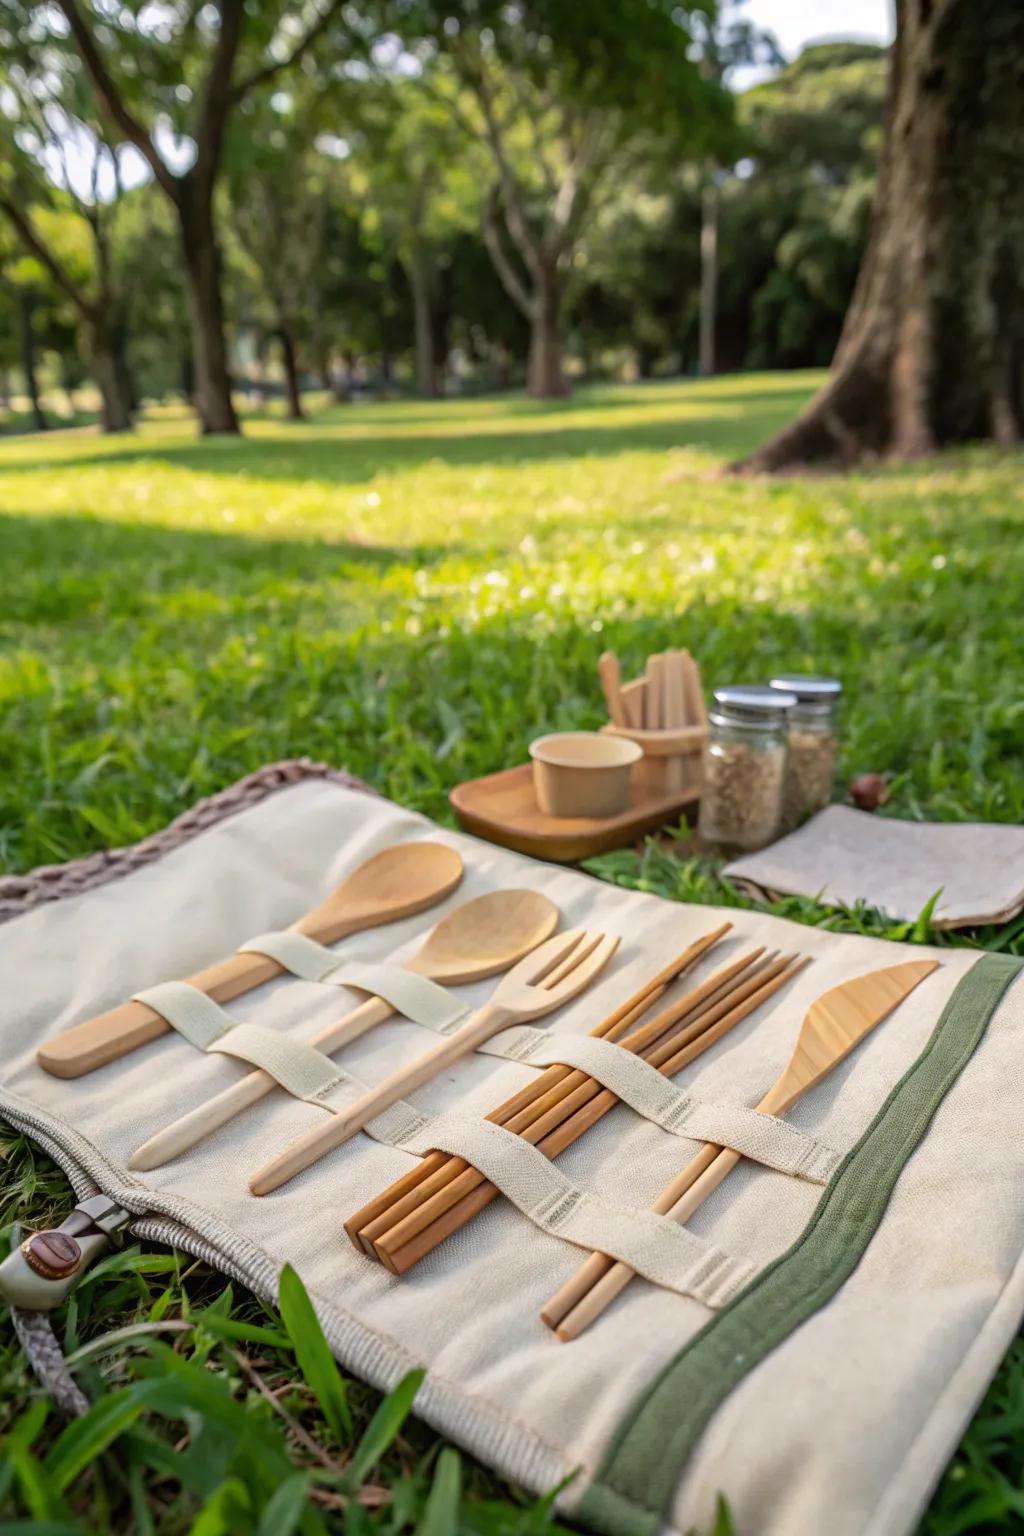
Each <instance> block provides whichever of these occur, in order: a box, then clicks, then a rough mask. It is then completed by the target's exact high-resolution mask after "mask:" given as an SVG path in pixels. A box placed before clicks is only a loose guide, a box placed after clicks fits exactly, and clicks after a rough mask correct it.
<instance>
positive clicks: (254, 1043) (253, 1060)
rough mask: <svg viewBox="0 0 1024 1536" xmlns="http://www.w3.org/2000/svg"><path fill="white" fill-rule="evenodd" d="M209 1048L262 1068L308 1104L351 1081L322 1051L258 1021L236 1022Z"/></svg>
mask: <svg viewBox="0 0 1024 1536" xmlns="http://www.w3.org/2000/svg"><path fill="white" fill-rule="evenodd" d="M209 1051H210V1053H211V1054H219V1055H222V1056H235V1057H237V1058H238V1059H239V1060H240V1061H247V1062H248V1063H249V1064H250V1066H253V1067H260V1068H262V1070H263V1071H264V1072H267V1073H269V1074H270V1076H271V1077H272V1078H273V1079H274V1081H275V1082H276V1083H278V1084H280V1086H281V1087H282V1088H284V1089H285V1091H286V1092H287V1093H290V1094H291V1095H292V1097H293V1098H295V1099H305V1100H306V1101H307V1102H309V1103H312V1104H316V1103H321V1102H322V1101H323V1099H324V1098H325V1096H326V1095H327V1094H329V1093H330V1092H331V1091H332V1089H334V1088H336V1087H338V1086H339V1085H340V1084H342V1083H349V1082H351V1081H352V1079H351V1077H350V1076H349V1074H348V1073H347V1072H343V1071H342V1070H341V1068H340V1067H338V1066H336V1065H335V1063H334V1062H333V1061H332V1060H331V1058H330V1057H329V1056H325V1055H324V1053H323V1052H322V1051H318V1050H317V1049H316V1048H315V1047H314V1046H312V1045H307V1044H306V1042H305V1041H304V1040H294V1039H292V1037H291V1036H290V1035H281V1034H279V1033H278V1032H277V1030H276V1029H267V1028H266V1027H265V1025H262V1024H236V1025H235V1026H234V1027H233V1028H232V1029H229V1030H227V1031H226V1032H225V1033H224V1034H223V1035H221V1036H220V1037H219V1039H217V1040H215V1041H214V1042H213V1044H212V1045H211V1046H210V1047H209Z"/></svg>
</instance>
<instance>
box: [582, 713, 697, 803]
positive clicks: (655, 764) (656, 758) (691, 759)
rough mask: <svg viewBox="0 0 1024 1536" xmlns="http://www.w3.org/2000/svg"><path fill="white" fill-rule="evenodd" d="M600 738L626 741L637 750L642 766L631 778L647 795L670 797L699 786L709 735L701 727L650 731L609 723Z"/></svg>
mask: <svg viewBox="0 0 1024 1536" xmlns="http://www.w3.org/2000/svg"><path fill="white" fill-rule="evenodd" d="M601 734H602V735H603V736H605V737H606V738H607V739H608V740H610V741H629V742H632V743H633V745H634V746H637V747H639V748H640V750H641V752H642V753H643V762H641V763H638V764H637V766H636V768H635V769H634V770H633V778H634V781H635V783H636V784H638V785H639V786H641V787H642V788H643V789H644V790H645V791H646V792H647V793H648V794H652V795H669V794H674V793H676V792H677V791H682V790H687V789H695V788H697V787H698V785H699V784H700V781H701V761H702V754H703V751H704V743H705V741H706V740H707V734H708V733H707V730H706V729H705V727H704V726H703V725H681V726H677V727H675V728H674V729H671V730H661V731H650V730H633V729H631V728H629V727H627V726H622V725H612V724H611V723H609V724H608V725H604V726H602V727H601Z"/></svg>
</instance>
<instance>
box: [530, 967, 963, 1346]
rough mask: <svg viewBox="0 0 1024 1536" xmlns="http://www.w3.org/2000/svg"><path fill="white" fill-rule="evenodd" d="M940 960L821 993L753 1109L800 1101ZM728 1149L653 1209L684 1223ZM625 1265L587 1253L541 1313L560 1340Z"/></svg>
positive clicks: (602, 1302) (712, 1183)
mask: <svg viewBox="0 0 1024 1536" xmlns="http://www.w3.org/2000/svg"><path fill="white" fill-rule="evenodd" d="M938 964H939V962H938V961H937V960H908V961H907V962H906V963H905V964H903V965H890V966H886V968H885V969H884V970H881V971H869V972H868V974H867V975H866V976H858V977H856V978H855V979H854V980H853V981H844V982H843V983H842V984H841V985H840V986H838V987H833V988H832V989H831V991H829V992H825V993H823V995H822V996H821V997H819V998H818V999H817V1000H816V1001H815V1002H813V1003H812V1004H811V1006H810V1008H809V1009H808V1010H807V1014H806V1016H805V1018H804V1021H803V1024H802V1025H801V1027H800V1033H799V1035H798V1036H797V1041H796V1045H795V1046H794V1048H793V1054H792V1056H791V1057H790V1058H789V1062H788V1064H787V1066H786V1069H785V1071H784V1072H783V1073H782V1075H781V1076H780V1077H778V1078H777V1079H776V1081H775V1082H774V1083H773V1085H772V1087H771V1088H769V1090H768V1092H767V1093H766V1094H765V1096H764V1098H763V1099H762V1100H761V1102H760V1103H759V1104H758V1105H757V1108H758V1109H759V1110H760V1111H761V1113H762V1114H765V1115H784V1114H785V1113H786V1111H787V1110H788V1109H792V1107H793V1105H794V1104H795V1103H796V1101H797V1100H798V1099H799V1098H802V1097H803V1095H804V1094H805V1093H806V1092H807V1090H808V1089H809V1088H813V1087H814V1086H815V1084H817V1083H820V1082H821V1080H822V1078H825V1077H827V1076H828V1074H829V1073H830V1072H831V1071H832V1069H833V1068H834V1067H837V1066H838V1065H839V1063H840V1062H841V1061H843V1060H844V1059H845V1058H846V1057H847V1056H848V1055H849V1054H850V1052H851V1051H852V1050H853V1048H854V1047H855V1046H856V1045H858V1044H859V1043H860V1041H861V1040H863V1039H864V1036H865V1035H868V1034H870V1033H871V1031H872V1030H873V1029H874V1028H875V1026H876V1025H877V1024H881V1022H882V1020H883V1019H885V1018H888V1016H889V1014H890V1013H892V1011H893V1009H894V1008H896V1007H898V1006H899V1004H900V1003H901V1002H902V1001H903V999H904V998H905V997H906V996H907V995H908V994H909V993H911V992H913V990H914V988H915V987H916V986H918V984H919V983H920V982H922V981H924V979H925V977H926V976H930V975H931V973H932V971H934V970H935V969H936V967H937V966H938ZM740 1155H741V1154H740V1153H739V1152H734V1151H733V1150H732V1149H731V1148H729V1147H714V1146H711V1145H708V1146H705V1147H703V1148H702V1149H701V1151H700V1152H698V1154H697V1156H696V1157H695V1158H693V1159H692V1160H691V1162H689V1163H688V1164H687V1165H686V1167H685V1168H684V1169H683V1170H682V1172H680V1173H678V1174H677V1175H676V1177H675V1178H674V1179H673V1180H672V1182H671V1183H670V1184H667V1185H666V1186H665V1188H664V1189H663V1190H662V1192H661V1194H660V1195H659V1196H658V1198H657V1200H656V1201H655V1202H654V1206H653V1209H654V1210H655V1211H657V1212H658V1214H659V1215H662V1216H671V1217H672V1220H673V1221H678V1222H679V1223H680V1224H682V1223H683V1222H685V1221H689V1219H690V1217H691V1216H692V1215H693V1213H694V1211H695V1210H696V1209H697V1207H698V1206H700V1205H703V1203H704V1201H705V1200H706V1199H707V1198H708V1196H709V1195H710V1194H712V1192H713V1191H714V1190H716V1189H717V1188H718V1186H719V1184H721V1183H722V1180H723V1179H724V1178H725V1177H726V1176H727V1175H728V1174H729V1173H731V1172H732V1170H733V1169H734V1168H735V1166H736V1164H737V1163H738V1162H739V1160H740ZM634 1273H635V1271H634V1270H632V1269H630V1267H629V1265H628V1264H623V1263H615V1262H613V1261H612V1260H611V1259H608V1258H606V1257H605V1255H604V1254H592V1255H591V1257H590V1258H589V1259H588V1260H587V1262H586V1264H584V1265H583V1266H582V1268H581V1269H580V1270H578V1271H577V1273H576V1274H575V1275H574V1276H573V1277H572V1279H571V1280H570V1281H568V1283H567V1284H566V1285H564V1286H563V1287H562V1289H561V1290H560V1291H559V1292H557V1294H556V1295H555V1296H553V1297H552V1298H551V1300H550V1301H549V1302H548V1303H547V1305H546V1306H545V1307H544V1309H543V1311H542V1312H541V1317H542V1318H543V1320H544V1322H546V1323H547V1324H548V1326H549V1327H551V1328H554V1329H555V1331H556V1332H557V1334H558V1337H559V1338H560V1339H566V1340H568V1339H575V1338H576V1337H577V1336H578V1335H579V1334H580V1333H582V1332H583V1330H584V1328H586V1327H588V1326H589V1324H590V1323H592V1322H593V1321H594V1320H595V1318H597V1317H599V1316H600V1315H601V1313H602V1312H603V1311H604V1310H605V1308H606V1307H607V1306H609V1305H610V1303H611V1302H612V1301H613V1300H614V1298H615V1297H616V1296H618V1294H619V1292H620V1291H622V1290H624V1289H625V1288H626V1286H627V1285H628V1284H629V1282H630V1280H632V1278H633V1275H634Z"/></svg>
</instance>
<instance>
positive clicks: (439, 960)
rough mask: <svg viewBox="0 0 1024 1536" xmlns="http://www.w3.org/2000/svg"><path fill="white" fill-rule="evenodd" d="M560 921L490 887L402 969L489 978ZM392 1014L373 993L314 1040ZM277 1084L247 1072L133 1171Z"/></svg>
mask: <svg viewBox="0 0 1024 1536" xmlns="http://www.w3.org/2000/svg"><path fill="white" fill-rule="evenodd" d="M557 926H558V908H557V907H556V906H555V904H554V902H553V901H549V900H548V898H547V897H546V896H541V895H539V894H538V893H537V892H536V891H492V892H491V893H490V894H489V895H487V896H477V897H475V898H474V900H473V901H467V902H466V904H465V906H462V907H456V908H455V911H454V912H449V913H448V915H447V916H446V917H442V919H441V921H440V922H439V923H438V925H437V927H436V928H435V929H434V930H433V931H432V932H431V933H430V934H428V936H427V938H426V941H425V942H424V944H423V945H422V946H421V948H420V949H419V950H417V952H416V954H414V955H413V956H412V958H411V959H409V960H406V961H405V963H404V966H403V969H404V970H407V971H414V972H415V973H416V974H417V975H418V976H428V977H429V978H430V980H431V981H437V982H442V983H444V984H445V985H448V986H457V985H458V984H459V983H463V984H466V983H468V982H471V981H482V980H483V978H484V977H485V976H497V975H498V973H499V972H500V971H507V970H510V969H511V967H512V966H513V965H515V964H516V962H517V961H519V960H521V959H522V958H523V956H524V955H527V954H529V952H530V950H531V949H536V947H537V945H538V944H542V943H543V942H544V940H545V939H546V938H548V937H549V936H550V935H551V934H552V933H554V931H555V928H556V927H557ZM395 1012H396V1009H394V1008H392V1006H391V1004H390V1003H388V1002H385V1001H384V999H383V998H382V997H371V998H369V999H368V1000H367V1001H366V1002H365V1003H361V1004H360V1005H359V1007H358V1008H355V1009H353V1011H352V1012H351V1013H348V1014H346V1015H345V1017H344V1018H343V1019H338V1020H337V1022H336V1023H334V1024H328V1025H327V1027H326V1029H322V1030H320V1032H319V1033H318V1034H316V1035H314V1036H313V1038H312V1040H310V1042H309V1043H310V1045H312V1046H315V1047H316V1049H317V1050H318V1051H323V1053H324V1054H325V1055H327V1056H329V1055H331V1054H332V1053H333V1052H334V1051H339V1050H340V1049H341V1047H342V1046H343V1045H347V1044H348V1042H349V1041H350V1040H355V1039H357V1038H358V1037H359V1036H360V1035H362V1034H365V1032H366V1031H367V1030H368V1029H372V1027H373V1026H374V1025H375V1024H379V1023H381V1022H382V1021H383V1020H384V1019H388V1018H390V1017H391V1015H392V1014H393V1013H395ZM276 1086H277V1085H276V1083H275V1081H274V1079H273V1078H272V1077H271V1076H270V1074H269V1072H263V1071H260V1070H259V1069H257V1070H256V1071H255V1072H248V1073H246V1075H245V1077H243V1078H240V1079H239V1081H238V1082H237V1083H232V1084H231V1086H230V1087H229V1088H225V1089H224V1090H223V1092H221V1093H218V1094H217V1095H216V1096H215V1097H214V1098H212V1099H207V1101H206V1103H205V1104H200V1105H198V1106H197V1108H196V1109H193V1110H190V1111H189V1113H188V1114H187V1115H182V1116H181V1118H180V1119H178V1120H175V1121H173V1122H172V1124H170V1125H168V1126H165V1128H164V1129H163V1130H162V1131H157V1133H156V1135H155V1136H151V1137H150V1139H149V1141H147V1142H144V1143H143V1144H142V1146H141V1147H138V1148H136V1150H135V1151H134V1152H133V1153H132V1156H131V1159H130V1161H129V1164H128V1166H129V1168H139V1169H149V1168H159V1167H161V1166H162V1165H163V1164H164V1163H169V1162H170V1161H171V1159H172V1158H175V1157H180V1156H181V1155H182V1153H183V1152H187V1151H188V1150H189V1149H190V1148H191V1147H194V1146H195V1145H196V1143H197V1142H200V1141H202V1140H203V1139H204V1138H205V1137H207V1136H212V1134H213V1132H214V1131H216V1130H218V1129H219V1128H220V1127H221V1126H222V1125H226V1124H227V1122H228V1121H229V1120H233V1119H234V1117H235V1116H236V1115H238V1114H241V1112H242V1110H243V1109H248V1107H249V1106H250V1104H257V1103H258V1102H259V1101H260V1099H262V1098H265V1097H266V1095H267V1094H268V1093H270V1092H271V1090H272V1089H273V1088H275V1087H276Z"/></svg>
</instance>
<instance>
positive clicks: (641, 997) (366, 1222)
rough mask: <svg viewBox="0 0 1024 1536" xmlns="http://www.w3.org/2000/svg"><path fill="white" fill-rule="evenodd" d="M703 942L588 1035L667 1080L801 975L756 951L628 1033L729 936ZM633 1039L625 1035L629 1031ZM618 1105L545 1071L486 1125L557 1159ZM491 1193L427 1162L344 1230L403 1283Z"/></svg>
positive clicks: (581, 1076) (565, 1070)
mask: <svg viewBox="0 0 1024 1536" xmlns="http://www.w3.org/2000/svg"><path fill="white" fill-rule="evenodd" d="M730 926H731V925H730V924H728V923H726V924H725V925H723V927H721V928H719V929H716V930H715V931H714V932H713V933H710V934H706V935H705V936H704V937H703V938H702V939H700V940H698V941H697V943H696V944H692V945H690V946H689V948H688V949H686V950H684V951H683V952H682V954H681V955H678V956H677V957H676V958H675V960H673V961H672V962H671V964H670V965H669V966H667V967H666V968H665V969H664V970H663V971H662V972H660V973H659V974H658V975H657V976H655V977H653V978H652V979H651V981H650V982H648V983H646V984H645V986H644V987H642V988H641V989H640V990H639V991H638V992H637V993H635V994H634V996H632V997H631V998H629V999H628V1000H627V1002H625V1003H624V1004H622V1006H621V1007H620V1008H618V1009H616V1011H615V1012H614V1013H613V1014H611V1015H610V1016H609V1017H608V1018H607V1019H605V1020H604V1021H603V1022H602V1023H601V1024H599V1025H598V1026H597V1028H596V1029H595V1030H593V1031H592V1034H593V1035H594V1036H596V1037H597V1038H599V1039H605V1040H612V1041H616V1042H618V1044H619V1045H620V1046H621V1048H622V1049H623V1050H626V1051H630V1052H632V1053H634V1054H636V1055H639V1056H642V1057H643V1059H644V1060H646V1061H647V1062H649V1063H650V1065H651V1066H653V1067H656V1068H657V1069H658V1070H659V1071H660V1072H661V1073H662V1074H663V1075H664V1076H666V1077H670V1076H673V1075H674V1074H675V1073H676V1072H678V1071H680V1070H681V1069H682V1067H684V1066H686V1065H688V1063H689V1062H691V1061H693V1060H695V1059H696V1058H697V1057H698V1056H700V1055H702V1054H703V1052H704V1051H706V1050H708V1049H709V1047H710V1046H712V1045H713V1044H714V1043H715V1042H716V1041H717V1040H720V1039H721V1038H722V1037H723V1035H725V1034H726V1033H728V1031H729V1030H730V1029H732V1028H734V1027H735V1025H736V1024H738V1023H739V1022H740V1020H741V1019H744V1018H746V1017H747V1015H748V1014H749V1013H752V1012H753V1011H754V1009H755V1008H757V1007H759V1006H760V1004H761V1003H762V1002H764V1001H766V1000H767V998H768V997H770V996H771V994H772V993H773V992H775V991H777V990H778V988H779V987H781V986H783V985H784V984H785V983H786V982H787V981H788V980H789V979H790V978H791V977H792V976H793V975H795V974H796V972H797V971H798V970H799V969H800V968H801V966H802V964H804V963H805V962H803V961H802V960H800V958H799V957H797V956H792V955H786V956H778V955H768V956H765V955H764V953H763V951H762V950H760V949H755V950H753V951H751V952H749V953H748V954H745V955H743V956H741V957H740V958H739V959H738V960H735V961H733V962H732V963H731V964H730V965H727V966H725V967H723V968H722V969H721V970H720V971H718V972H716V973H715V974H714V975H713V976H711V977H710V978H709V979H708V980H707V981H706V982H704V983H703V984H702V985H701V986H699V987H696V988H694V989H693V990H692V991H690V992H688V993H687V994H686V995H685V996H684V997H682V998H680V999H679V1000H678V1001H677V1002H675V1003H673V1004H672V1005H670V1006H669V1007H668V1008H665V1009H663V1010H662V1011H661V1012H660V1013H658V1014H657V1015H656V1016H655V1017H654V1018H653V1019H651V1020H650V1021H649V1022H648V1023H646V1024H644V1025H642V1026H641V1027H640V1028H638V1029H635V1030H633V1029H632V1026H633V1025H634V1024H637V1023H638V1021H639V1020H640V1018H641V1017H642V1016H643V1014H644V1013H646V1012H647V1010H648V1009H649V1008H650V1007H651V1006H653V1004H654V1003H655V1002H656V1001H657V1000H658V999H659V998H660V997H661V995H662V994H663V993H664V991H665V989H666V987H667V986H668V985H669V984H670V983H671V982H672V981H673V980H675V979H676V978H677V977H678V976H680V975H682V974H683V972H684V971H686V970H687V969H689V968H690V967H691V966H692V965H693V964H695V963H696V961H697V960H699V959H700V958H701V956H702V955H703V954H704V953H705V952H706V951H707V950H709V949H710V948H711V947H712V946H713V945H714V944H716V943H717V942H718V940H719V939H720V938H721V937H722V936H723V935H724V934H725V933H726V932H727V931H728V929H729V928H730ZM629 1031H632V1032H629ZM618 1102H619V1100H618V1099H617V1097H616V1095H615V1094H614V1093H612V1092H611V1091H610V1090H608V1089H606V1088H602V1086H601V1085H600V1083H598V1082H596V1081H595V1079H594V1078H592V1077H589V1076H588V1075H587V1074H586V1073H585V1072H581V1071H578V1070H573V1069H572V1068H569V1067H559V1066H554V1067H549V1068H548V1069H547V1071H546V1072H544V1073H543V1074H542V1075H541V1076H540V1077H539V1078H538V1080H537V1081H536V1082H534V1083H532V1084H530V1085H529V1087H527V1088H525V1089H523V1090H522V1091H521V1092H520V1093H518V1094H516V1095H515V1096H514V1097H513V1098H511V1099H508V1100H506V1102H505V1103H503V1104H501V1105H499V1106H498V1107H497V1109H495V1110H492V1111H491V1113H490V1115H488V1117H487V1118H488V1119H489V1120H492V1121H493V1122H495V1123H496V1124H498V1125H502V1126H504V1127H505V1129H506V1130H509V1131H514V1132H516V1133H517V1134H518V1135H520V1136H522V1137H523V1139H524V1140H525V1141H528V1142H530V1143H531V1145H533V1146H536V1147H538V1148H539V1150H540V1151H542V1152H543V1153H545V1155H546V1156H548V1157H552V1158H554V1157H557V1156H558V1154H559V1153H560V1152H562V1151H564V1150H565V1148H566V1147H568V1146H570V1145H571V1144H572V1143H573V1142H574V1141H576V1140H577V1139H578V1138H579V1137H580V1136H582V1135H583V1133H584V1132H585V1131H587V1130H589V1129H590V1127H591V1126H592V1125H594V1124H596V1123H597V1121H598V1120H599V1119H601V1118H602V1117H603V1116H604V1115H606V1114H607V1113H608V1111H609V1110H610V1109H612V1108H614V1106H615V1105H616V1104H617V1103H618ZM497 1193H498V1190H497V1189H496V1188H495V1186H494V1185H493V1184H491V1183H490V1182H489V1181H488V1180H487V1179H485V1178H484V1176H483V1175H482V1174H481V1173H479V1172H478V1171H477V1170H476V1169H474V1168H471V1167H470V1166H469V1165H468V1164H467V1163H466V1162H465V1161H464V1160H463V1159H461V1158H458V1157H449V1156H446V1155H445V1154H443V1153H431V1154H430V1156H428V1157H426V1158H424V1159H423V1161H422V1163H421V1164H420V1167H419V1168H418V1169H415V1170H413V1172H412V1173H410V1174H407V1175H406V1176H405V1177H404V1178H402V1179H399V1180H398V1181H397V1182H396V1183H395V1184H393V1185H391V1187H390V1188H389V1189H387V1190H385V1191H384V1192H383V1194H382V1195H380V1196H378V1197H377V1198H376V1199H375V1200H373V1201H371V1202H370V1203H369V1204H368V1205H366V1206H364V1207H363V1208H362V1210H360V1211H357V1212H356V1214H355V1215H354V1216H353V1217H351V1219H350V1220H349V1221H348V1222H346V1224H345V1230H346V1232H348V1234H349V1237H350V1238H351V1239H352V1241H353V1243H354V1244H355V1245H356V1247H359V1248H362V1249H363V1250H364V1251H365V1252H366V1253H368V1254H369V1255H370V1256H371V1257H374V1258H377V1259H379V1260H380V1262H381V1263H383V1264H385V1265H386V1266H387V1267H388V1268H389V1269H391V1270H392V1271H393V1272H394V1273H396V1274H404V1273H405V1271H406V1270H408V1269H410V1268H411V1267H412V1265H413V1264H415V1263H417V1262H418V1260H419V1259H421V1258H423V1257H424V1255H426V1254H427V1253H430V1252H431V1251H432V1250H433V1249H434V1248H435V1247H437V1245H438V1244H439V1243H441V1242H443V1241H444V1239H445V1238H446V1237H448V1236H449V1235H450V1234H451V1233H452V1232H455V1231H457V1230H458V1229H459V1228H460V1227H462V1226H464V1225H465V1223H466V1222H467V1221H469V1220H470V1219H471V1218H472V1217H473V1216H475V1215H476V1214H477V1212H478V1211H480V1210H482V1209H483V1208H484V1207H485V1206H486V1205H488V1204H489V1203H490V1202H491V1200H493V1199H494V1198H495V1196H496V1195H497Z"/></svg>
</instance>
